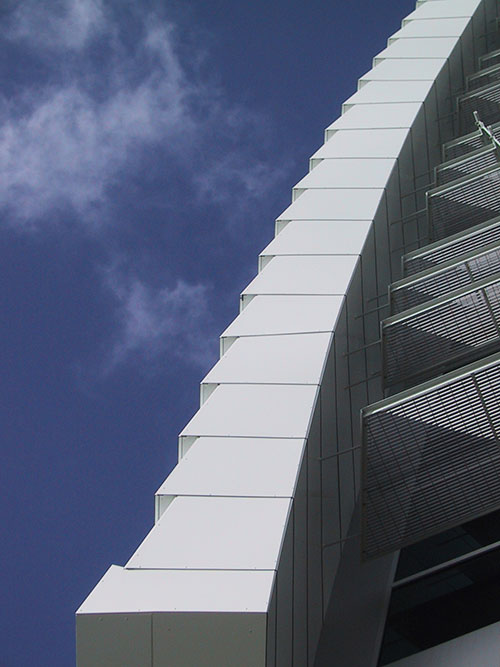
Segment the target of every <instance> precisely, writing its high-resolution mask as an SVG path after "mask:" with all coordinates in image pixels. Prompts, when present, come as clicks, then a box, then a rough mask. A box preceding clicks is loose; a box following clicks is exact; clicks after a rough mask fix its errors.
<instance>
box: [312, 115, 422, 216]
mask: <svg viewBox="0 0 500 667" xmlns="http://www.w3.org/2000/svg"><path fill="white" fill-rule="evenodd" d="M360 106H361V107H362V106H364V105H360ZM389 106H390V105H387V107H389ZM399 106H401V105H399ZM408 106H411V107H413V108H412V109H411V111H412V113H413V112H414V111H415V110H416V108H415V107H414V106H413V104H412V105H408ZM359 108H360V107H358V106H356V107H353V108H352V109H349V111H347V113H346V114H345V118H347V117H348V116H349V115H350V114H351V113H352V112H353V111H356V110H357V109H359ZM367 108H368V109H370V110H375V109H376V110H377V111H378V113H379V114H380V115H381V116H383V115H384V114H385V113H389V114H390V110H388V109H387V108H386V105H385V104H384V105H383V106H382V105H378V104H373V105H367ZM336 129H338V126H336ZM408 131H409V128H408V129H401V130H399V129H387V130H385V129H372V130H370V129H366V130H364V129H358V130H357V132H356V135H353V133H352V132H345V131H339V132H336V133H335V134H334V135H333V137H332V138H331V139H329V140H328V141H327V142H326V143H325V144H323V146H321V148H320V149H319V150H317V151H316V152H315V153H313V155H312V156H311V164H314V163H315V162H317V161H319V160H326V159H329V158H335V157H336V158H351V159H352V158H386V159H389V158H393V159H394V158H397V157H398V156H399V153H400V152H401V148H402V147H403V144H404V142H405V140H406V137H407V136H408ZM372 217H373V216H372ZM309 219H311V216H309ZM370 219H371V217H370Z"/></svg>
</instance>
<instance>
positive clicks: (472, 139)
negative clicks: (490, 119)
mask: <svg viewBox="0 0 500 667" xmlns="http://www.w3.org/2000/svg"><path fill="white" fill-rule="evenodd" d="M491 131H492V133H493V136H495V137H497V139H498V138H500V123H494V124H493V125H492V126H491ZM489 143H490V142H489V141H488V140H487V139H486V138H485V137H484V135H483V134H482V133H481V132H480V131H479V130H476V131H475V132H471V133H470V134H466V135H464V136H462V137H458V139H453V140H452V141H448V142H447V143H445V144H443V161H447V160H453V159H455V158H458V157H462V156H463V155H467V154H468V153H471V152H472V151H476V150H478V149H480V148H484V147H485V146H487V145H489Z"/></svg>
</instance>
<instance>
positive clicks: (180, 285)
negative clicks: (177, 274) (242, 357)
mask: <svg viewBox="0 0 500 667" xmlns="http://www.w3.org/2000/svg"><path fill="white" fill-rule="evenodd" d="M106 285H107V287H108V288H109V289H110V290H111V292H112V294H113V296H114V298H115V299H116V301H117V304H118V308H117V318H118V332H117V334H116V338H115V341H114V344H113V351H112V355H111V357H110V360H109V362H108V364H107V368H106V371H108V372H109V371H111V370H113V369H114V368H115V367H116V366H117V365H119V364H121V363H123V362H124V361H125V360H128V359H130V358H134V357H135V358H139V359H140V360H141V362H144V361H148V362H151V361H154V360H157V359H158V357H161V355H163V354H164V353H165V352H169V353H172V351H174V353H175V354H176V355H177V356H178V357H179V358H182V359H183V360H184V361H187V362H190V363H192V364H194V365H197V366H201V367H202V368H206V367H208V366H209V365H210V363H213V362H214V360H215V353H216V350H215V347H216V346H215V344H210V343H207V336H206V332H205V330H206V327H207V325H209V324H210V323H211V317H210V310H209V308H208V303H207V300H208V297H209V292H210V288H209V286H207V285H203V284H189V283H187V282H185V281H183V280H177V281H176V283H175V285H173V286H172V287H153V286H151V285H148V284H146V283H145V282H143V281H141V280H140V279H139V278H137V277H136V276H131V275H130V274H125V273H122V272H120V271H119V270H117V269H116V267H113V268H111V269H108V271H107V272H106Z"/></svg>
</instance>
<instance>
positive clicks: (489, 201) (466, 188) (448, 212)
mask: <svg viewBox="0 0 500 667" xmlns="http://www.w3.org/2000/svg"><path fill="white" fill-rule="evenodd" d="M499 91H500V87H499ZM493 178H497V179H498V186H496V187H492V186H491V180H492V179H493ZM426 200H427V218H428V233H429V238H430V239H436V240H438V239H442V238H444V237H447V236H449V235H450V234H455V233H457V232H461V231H464V230H465V229H468V228H469V227H472V226H473V225H476V224H479V223H481V222H486V221H487V220H488V219H490V218H493V217H495V216H498V215H500V165H496V166H495V167H488V168H486V169H481V170H480V171H478V172H476V173H475V174H472V175H469V176H464V177H463V178H459V179H457V180H455V181H453V182H452V183H447V184H446V185H442V186H440V187H438V188H433V189H432V190H429V191H428V192H427V197H426ZM454 206H455V207H456V209H457V210H456V211H455V213H456V214H455V215H453V213H454V210H453V207H454ZM464 207H470V209H471V210H470V211H466V212H464V210H463V209H464Z"/></svg>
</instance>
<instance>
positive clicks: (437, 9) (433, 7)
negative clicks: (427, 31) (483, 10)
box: [403, 0, 481, 25]
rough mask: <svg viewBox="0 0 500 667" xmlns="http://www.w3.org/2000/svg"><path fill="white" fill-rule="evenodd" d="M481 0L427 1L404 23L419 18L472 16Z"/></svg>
mask: <svg viewBox="0 0 500 667" xmlns="http://www.w3.org/2000/svg"><path fill="white" fill-rule="evenodd" d="M480 4H481V0H439V2H426V3H424V4H423V5H420V7H418V8H417V9H415V11H413V12H412V13H411V14H408V16H407V17H406V18H405V19H403V25H405V24H406V23H408V22H409V21H415V20H418V19H439V18H462V17H464V18H466V17H468V16H472V15H473V14H474V12H475V11H476V9H477V8H478V7H479V5H480Z"/></svg>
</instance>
